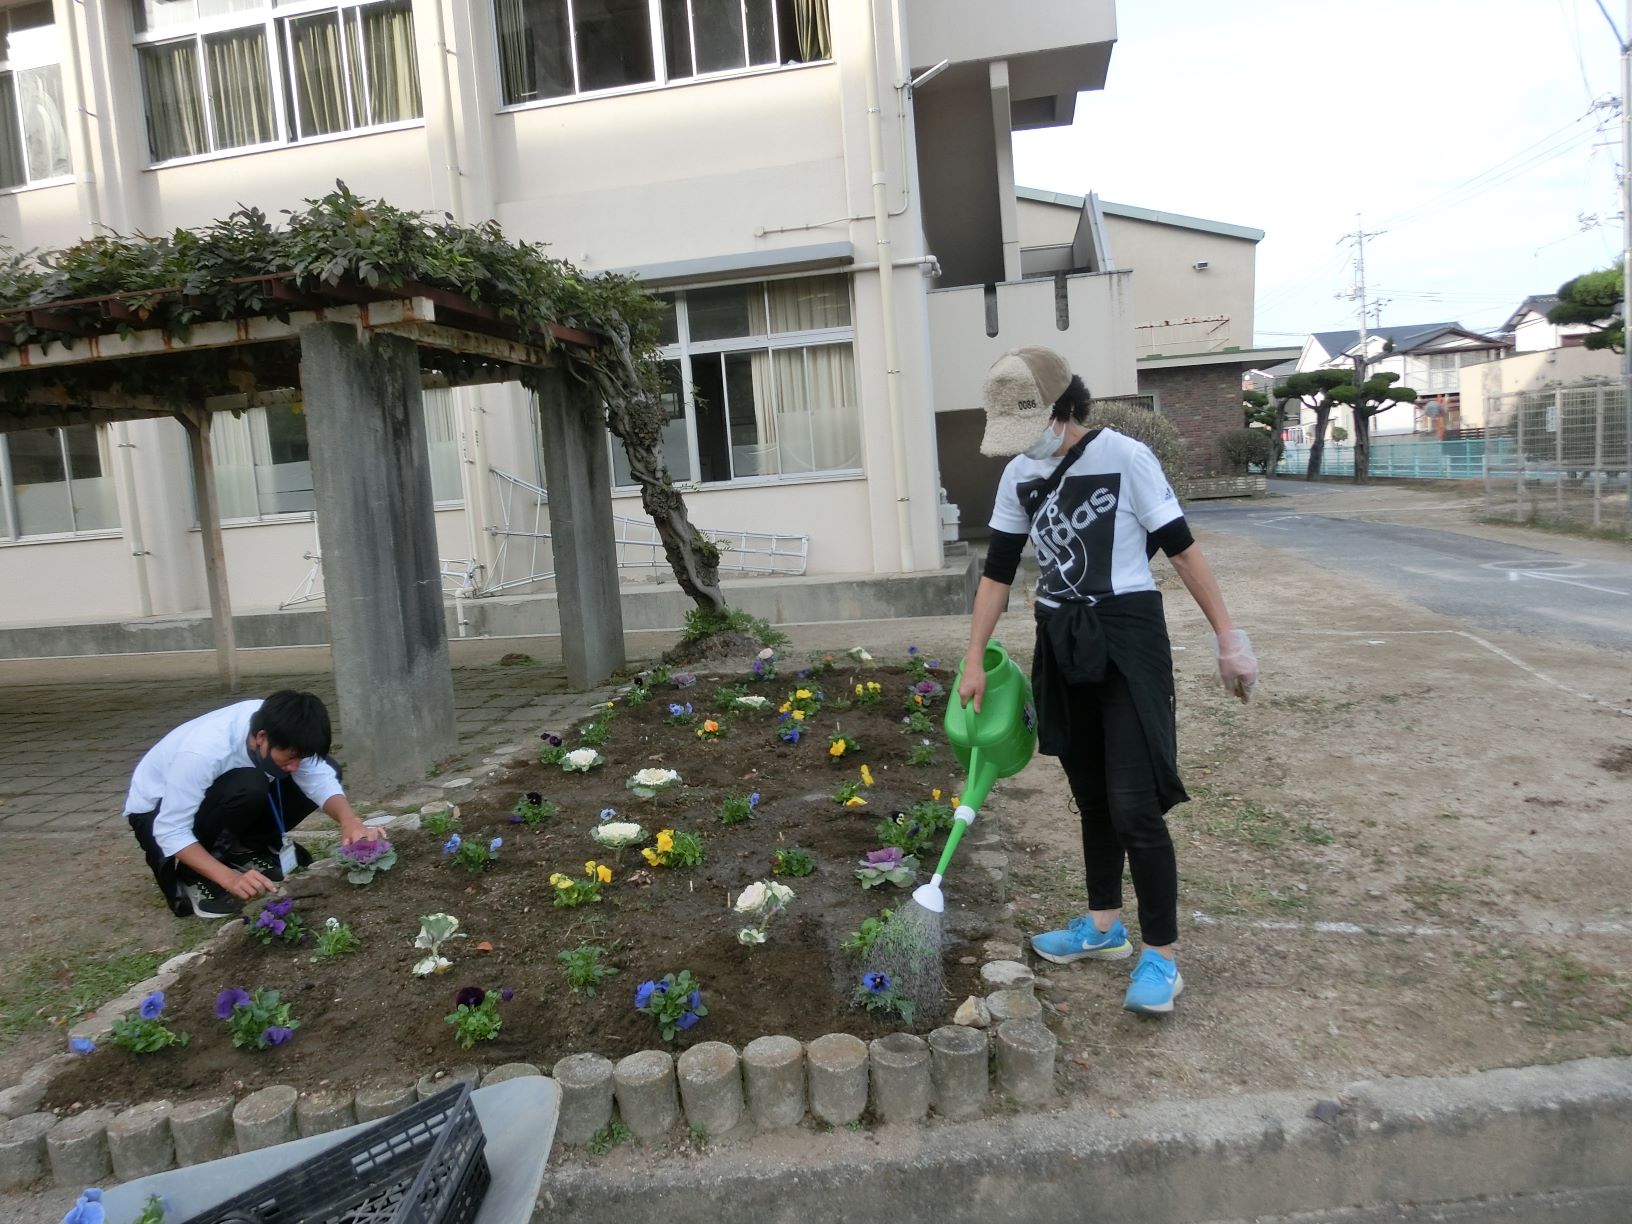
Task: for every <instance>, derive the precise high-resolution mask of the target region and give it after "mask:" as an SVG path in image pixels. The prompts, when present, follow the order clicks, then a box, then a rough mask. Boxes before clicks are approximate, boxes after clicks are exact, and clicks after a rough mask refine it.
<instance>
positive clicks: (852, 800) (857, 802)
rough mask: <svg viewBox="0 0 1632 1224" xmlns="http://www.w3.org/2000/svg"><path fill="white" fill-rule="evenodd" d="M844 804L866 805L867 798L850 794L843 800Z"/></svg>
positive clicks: (852, 805)
mask: <svg viewBox="0 0 1632 1224" xmlns="http://www.w3.org/2000/svg"><path fill="white" fill-rule="evenodd" d="M844 806H845V807H866V806H867V800H865V799H863V798H862V797H861V796H860V795H851V796H850V798H848V799H846V800H845V801H844Z"/></svg>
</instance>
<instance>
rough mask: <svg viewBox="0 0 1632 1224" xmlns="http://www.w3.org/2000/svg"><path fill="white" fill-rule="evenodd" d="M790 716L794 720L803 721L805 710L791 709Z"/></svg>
mask: <svg viewBox="0 0 1632 1224" xmlns="http://www.w3.org/2000/svg"><path fill="white" fill-rule="evenodd" d="M791 716H792V718H793V721H794V722H804V721H805V712H804V711H803V710H794V711H792V715H791Z"/></svg>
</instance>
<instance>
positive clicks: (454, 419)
mask: <svg viewBox="0 0 1632 1224" xmlns="http://www.w3.org/2000/svg"><path fill="white" fill-rule="evenodd" d="M421 399H422V402H423V404H424V406H425V445H426V449H427V450H428V451H429V452H430V458H431V499H432V500H433V501H439V502H451V501H461V500H463V499H464V496H465V491H464V487H463V485H462V484H461V482H460V477H459V420H458V416H457V414H456V412H455V410H454V398H453V392H452V391H448V390H442V389H439V388H438V389H432V390H429V391H424V392H421Z"/></svg>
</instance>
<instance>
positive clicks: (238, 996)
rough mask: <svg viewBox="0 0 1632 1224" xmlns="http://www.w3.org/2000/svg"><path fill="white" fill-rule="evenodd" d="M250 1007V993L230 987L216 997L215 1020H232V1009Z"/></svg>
mask: <svg viewBox="0 0 1632 1224" xmlns="http://www.w3.org/2000/svg"><path fill="white" fill-rule="evenodd" d="M248 1006H249V991H247V990H241V989H239V988H238V987H237V986H229V987H227V989H225V990H223V991H222V992H221V993H220V994H218V995H216V996H215V1018H216V1019H217V1020H231V1019H232V1009H233V1008H235V1007H248Z"/></svg>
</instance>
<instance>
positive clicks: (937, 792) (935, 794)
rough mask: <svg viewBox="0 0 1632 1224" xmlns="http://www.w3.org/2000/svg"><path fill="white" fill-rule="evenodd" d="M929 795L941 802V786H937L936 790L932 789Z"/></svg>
mask: <svg viewBox="0 0 1632 1224" xmlns="http://www.w3.org/2000/svg"><path fill="white" fill-rule="evenodd" d="M929 797H930V798H931V799H934V800H935V801H936V802H939V801H940V798H941V788H940V787H938V786H937V787H936V788H935V789H934V790H932V791H930V792H929Z"/></svg>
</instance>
